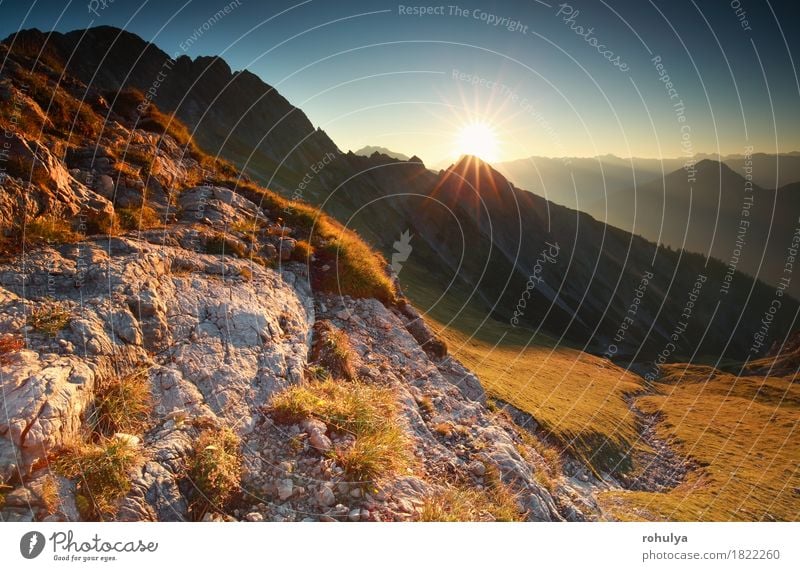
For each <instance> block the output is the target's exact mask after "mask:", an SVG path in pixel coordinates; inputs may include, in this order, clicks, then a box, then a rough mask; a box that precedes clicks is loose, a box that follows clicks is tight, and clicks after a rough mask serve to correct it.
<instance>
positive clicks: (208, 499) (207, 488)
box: [189, 427, 242, 516]
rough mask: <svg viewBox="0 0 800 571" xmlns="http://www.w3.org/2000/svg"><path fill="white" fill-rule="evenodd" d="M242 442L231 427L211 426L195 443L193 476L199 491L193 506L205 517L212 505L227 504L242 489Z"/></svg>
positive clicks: (191, 474)
mask: <svg viewBox="0 0 800 571" xmlns="http://www.w3.org/2000/svg"><path fill="white" fill-rule="evenodd" d="M240 445H241V442H240V440H239V437H238V436H237V435H236V433H235V432H234V431H233V430H231V429H230V428H227V427H224V428H217V427H212V428H207V429H205V430H204V431H203V432H201V433H200V436H199V437H198V438H197V442H196V443H195V455H194V460H193V463H192V466H191V469H190V471H189V477H190V478H191V481H192V484H193V485H194V487H195V489H196V491H197V497H196V499H195V502H194V504H193V506H192V511H193V512H195V515H198V516H202V515H203V514H204V513H205V511H206V510H207V509H209V508H211V507H219V506H223V505H225V504H226V503H227V502H228V501H229V500H230V499H231V498H232V497H233V496H234V494H235V493H236V492H237V491H238V490H239V483H240V481H241V472H242V455H241V451H240Z"/></svg>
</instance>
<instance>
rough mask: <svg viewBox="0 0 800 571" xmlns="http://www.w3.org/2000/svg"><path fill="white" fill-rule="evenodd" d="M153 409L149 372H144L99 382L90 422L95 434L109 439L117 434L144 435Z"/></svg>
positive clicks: (144, 370)
mask: <svg viewBox="0 0 800 571" xmlns="http://www.w3.org/2000/svg"><path fill="white" fill-rule="evenodd" d="M152 410H153V401H152V396H151V394H150V383H149V382H148V379H147V370H146V369H142V370H139V371H136V372H134V373H131V374H129V375H126V376H123V377H112V378H111V379H107V380H105V381H102V382H101V383H99V385H98V387H97V389H96V391H95V400H94V411H93V413H92V415H91V417H90V418H89V419H88V423H89V424H90V425H91V426H92V427H93V429H94V430H95V431H96V432H98V433H100V434H102V435H105V436H109V437H110V436H113V435H114V433H116V432H124V433H127V434H141V433H142V432H144V431H145V430H146V429H147V426H148V424H149V421H150V413H151V412H152Z"/></svg>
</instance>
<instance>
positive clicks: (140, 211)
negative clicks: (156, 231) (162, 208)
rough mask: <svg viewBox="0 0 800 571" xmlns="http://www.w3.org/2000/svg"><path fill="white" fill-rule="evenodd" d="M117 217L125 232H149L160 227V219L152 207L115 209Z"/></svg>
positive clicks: (146, 205) (144, 205)
mask: <svg viewBox="0 0 800 571" xmlns="http://www.w3.org/2000/svg"><path fill="white" fill-rule="evenodd" d="M116 211H117V217H118V218H119V223H120V225H121V226H122V227H123V228H124V229H125V230H150V229H151V228H160V227H161V226H162V220H161V217H160V216H159V215H158V212H157V211H156V209H155V208H153V207H152V206H149V205H148V204H142V205H141V206H126V207H123V208H117V209H116Z"/></svg>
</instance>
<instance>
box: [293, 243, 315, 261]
mask: <svg viewBox="0 0 800 571" xmlns="http://www.w3.org/2000/svg"><path fill="white" fill-rule="evenodd" d="M313 254H314V247H313V246H312V245H311V244H309V243H308V241H306V240H298V241H297V243H296V244H295V245H294V249H293V250H292V260H294V261H295V262H303V263H308V262H309V261H310V260H311V256H312V255H313Z"/></svg>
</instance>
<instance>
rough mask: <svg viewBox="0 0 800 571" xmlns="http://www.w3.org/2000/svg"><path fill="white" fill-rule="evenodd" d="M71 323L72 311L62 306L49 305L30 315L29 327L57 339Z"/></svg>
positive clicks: (35, 310)
mask: <svg viewBox="0 0 800 571" xmlns="http://www.w3.org/2000/svg"><path fill="white" fill-rule="evenodd" d="M69 321H70V311H69V309H67V308H66V307H64V306H62V305H49V306H44V307H39V308H37V309H34V310H33V311H32V312H31V313H30V315H28V325H30V326H31V327H33V328H34V329H36V330H37V331H40V332H42V333H46V334H47V335H49V336H50V337H55V336H56V334H58V332H59V331H61V330H62V329H64V327H66V326H67V323H69Z"/></svg>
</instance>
